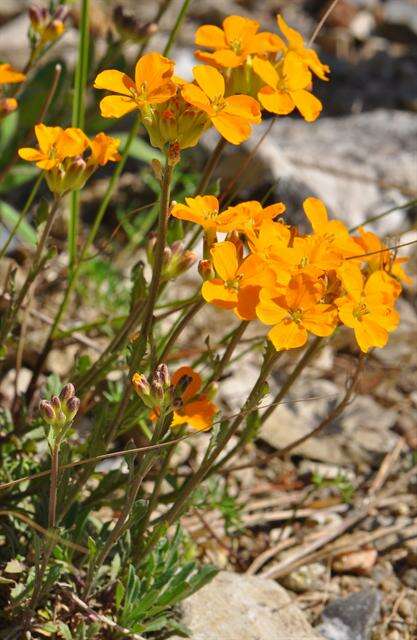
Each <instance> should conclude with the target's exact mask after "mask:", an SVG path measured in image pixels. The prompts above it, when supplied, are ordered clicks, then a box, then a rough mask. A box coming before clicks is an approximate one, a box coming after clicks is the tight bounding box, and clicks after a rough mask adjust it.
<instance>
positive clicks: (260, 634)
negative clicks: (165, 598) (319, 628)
mask: <svg viewBox="0 0 417 640" xmlns="http://www.w3.org/2000/svg"><path fill="white" fill-rule="evenodd" d="M182 607H183V619H182V622H183V623H184V624H185V625H186V627H188V628H189V630H190V631H191V634H190V638H191V640H301V638H302V639H303V640H319V638H320V637H321V636H320V635H319V634H317V632H315V631H314V630H313V629H312V627H311V626H310V624H309V623H308V622H307V620H306V618H305V616H304V614H303V612H302V611H301V610H300V609H299V608H298V606H297V605H296V604H293V603H292V602H291V599H290V597H289V595H288V594H287V592H286V591H285V590H284V589H283V588H282V587H280V585H278V584H277V583H276V582H273V581H272V580H265V579H263V578H259V577H257V576H244V575H238V574H234V573H230V572H227V571H222V572H220V573H219V574H218V575H217V576H216V578H215V579H214V580H213V581H212V582H211V583H210V584H208V585H206V586H205V587H204V588H203V589H201V590H200V591H198V592H197V593H195V594H194V595H193V596H191V597H190V598H189V599H188V600H186V601H185V602H184V604H183V605H182ZM172 640H179V637H178V636H175V638H172Z"/></svg>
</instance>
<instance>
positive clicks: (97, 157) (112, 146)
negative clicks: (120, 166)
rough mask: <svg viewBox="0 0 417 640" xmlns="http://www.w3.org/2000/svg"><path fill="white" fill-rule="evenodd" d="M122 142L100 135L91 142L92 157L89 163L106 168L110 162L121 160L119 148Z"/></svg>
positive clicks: (103, 134)
mask: <svg viewBox="0 0 417 640" xmlns="http://www.w3.org/2000/svg"><path fill="white" fill-rule="evenodd" d="M119 145H120V140H117V139H116V138H111V137H110V136H108V135H106V134H105V133H98V134H97V135H96V136H95V137H94V138H93V139H92V140H91V141H90V147H91V155H90V157H89V158H88V162H89V163H90V164H94V165H98V164H99V165H100V166H104V165H105V164H107V163H108V162H110V161H111V162H117V160H120V154H119V152H118V148H119Z"/></svg>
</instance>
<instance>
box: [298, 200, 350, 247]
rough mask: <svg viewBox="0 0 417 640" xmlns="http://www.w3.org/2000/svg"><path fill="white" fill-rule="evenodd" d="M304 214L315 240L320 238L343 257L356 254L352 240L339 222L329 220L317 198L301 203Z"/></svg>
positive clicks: (324, 208)
mask: <svg viewBox="0 0 417 640" xmlns="http://www.w3.org/2000/svg"><path fill="white" fill-rule="evenodd" d="M303 208H304V212H305V214H306V216H307V218H308V219H309V221H310V223H311V226H312V227H313V231H314V236H315V238H320V240H322V241H323V242H325V243H326V244H328V245H329V244H330V246H331V247H332V249H333V250H334V249H336V250H337V251H338V252H340V254H341V255H342V256H343V257H347V256H354V255H355V254H357V253H358V248H357V245H356V243H355V241H354V239H353V238H352V237H351V236H350V235H349V231H348V230H347V228H346V227H345V225H344V224H343V222H341V221H340V220H329V218H328V215H327V210H326V207H325V206H324V204H323V202H322V201H321V200H319V199H318V198H307V199H306V200H304V203H303Z"/></svg>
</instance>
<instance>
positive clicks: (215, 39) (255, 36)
mask: <svg viewBox="0 0 417 640" xmlns="http://www.w3.org/2000/svg"><path fill="white" fill-rule="evenodd" d="M258 30H259V23H258V22H256V20H250V19H249V18H243V17H241V16H228V17H227V18H225V19H224V20H223V29H220V28H219V27H215V26H213V25H210V24H206V25H203V26H202V27H199V28H198V29H197V31H196V34H195V43H196V45H198V46H200V47H207V49H213V50H214V53H209V52H207V51H196V52H195V56H196V57H197V58H198V59H199V60H202V61H203V62H206V63H208V64H211V65H213V66H219V67H231V68H234V67H239V66H241V65H243V64H244V63H245V62H246V60H247V58H248V57H249V56H250V55H252V54H255V53H256V54H258V55H262V54H264V53H268V52H276V51H282V50H283V49H284V47H285V45H284V43H283V42H282V40H281V38H279V37H278V36H276V35H274V34H273V33H269V32H262V33H258Z"/></svg>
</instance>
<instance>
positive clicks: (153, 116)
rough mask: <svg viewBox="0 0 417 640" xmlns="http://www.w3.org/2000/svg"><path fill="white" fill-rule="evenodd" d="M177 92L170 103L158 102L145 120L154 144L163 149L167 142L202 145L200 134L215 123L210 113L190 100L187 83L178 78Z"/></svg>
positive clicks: (190, 145) (182, 147)
mask: <svg viewBox="0 0 417 640" xmlns="http://www.w3.org/2000/svg"><path fill="white" fill-rule="evenodd" d="M174 82H175V84H176V85H177V93H176V94H175V95H174V96H172V97H171V98H170V99H169V100H168V101H167V102H163V103H161V104H157V105H154V107H153V109H152V111H151V112H150V113H149V114H148V116H147V117H146V118H144V119H143V124H144V126H145V128H146V130H147V132H148V134H149V138H150V141H151V144H152V145H153V146H154V147H158V148H159V149H163V148H164V147H165V145H172V144H178V146H179V148H180V149H187V148H189V147H194V146H195V145H196V144H198V141H199V140H200V137H201V136H202V134H203V133H204V131H206V129H208V128H209V127H210V126H211V122H210V119H209V118H208V116H207V113H205V112H204V111H201V110H200V109H198V108H196V107H194V106H193V105H191V104H190V103H189V102H186V101H185V100H184V98H183V97H182V94H181V86H183V85H184V84H185V82H183V81H182V80H180V79H179V78H175V77H174Z"/></svg>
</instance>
